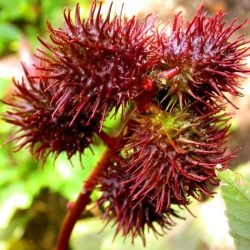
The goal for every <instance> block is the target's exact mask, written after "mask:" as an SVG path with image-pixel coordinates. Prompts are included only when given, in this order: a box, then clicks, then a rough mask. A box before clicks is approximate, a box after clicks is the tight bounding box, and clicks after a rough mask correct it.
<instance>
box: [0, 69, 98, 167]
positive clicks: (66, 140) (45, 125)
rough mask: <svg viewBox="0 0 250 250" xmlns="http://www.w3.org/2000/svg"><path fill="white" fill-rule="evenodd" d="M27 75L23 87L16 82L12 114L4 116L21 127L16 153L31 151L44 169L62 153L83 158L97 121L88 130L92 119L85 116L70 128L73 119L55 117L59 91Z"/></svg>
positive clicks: (14, 138) (11, 103) (68, 116)
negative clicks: (88, 123) (50, 155)
mask: <svg viewBox="0 0 250 250" xmlns="http://www.w3.org/2000/svg"><path fill="white" fill-rule="evenodd" d="M25 71H26V77H27V80H24V79H23V80H22V82H21V83H19V82H16V81H15V80H14V85H15V92H14V93H13V95H12V98H11V99H10V100H6V101H5V103H6V104H7V105H8V106H9V107H10V110H9V111H7V112H6V113H5V114H4V120H5V121H6V122H8V123H11V124H13V125H15V126H16V127H18V130H17V131H16V132H15V133H13V135H11V136H10V138H9V141H16V142H18V144H17V146H16V148H15V149H16V151H18V150H20V149H21V148H24V147H27V148H29V149H30V151H31V153H32V154H33V155H34V156H35V157H36V158H37V159H38V160H42V161H43V165H44V163H45V161H46V159H47V157H48V156H49V154H52V155H53V156H54V157H55V158H56V157H57V156H58V155H59V154H60V153H61V152H66V153H67V155H68V158H71V157H72V156H73V155H74V154H76V153H77V152H79V154H80V157H81V154H82V153H83V151H84V149H85V148H86V147H89V145H90V144H91V142H92V139H91V137H92V135H93V127H94V123H95V122H96V121H94V120H93V123H91V124H90V125H88V126H86V122H87V120H88V119H87V117H86V116H85V115H84V114H83V113H81V115H79V116H78V117H77V121H76V122H75V123H74V124H73V125H71V126H69V124H70V122H71V120H72V118H73V116H72V115H68V114H58V113H56V114H55V115H54V116H53V117H52V114H53V113H54V110H55V106H54V105H50V103H51V100H52V99H53V97H54V96H55V90H54V89H53V88H49V89H47V88H48V86H49V82H48V81H47V80H34V79H32V78H30V76H29V73H28V71H27V70H25ZM45 90H46V91H45ZM96 124H98V123H96ZM9 141H8V142H9Z"/></svg>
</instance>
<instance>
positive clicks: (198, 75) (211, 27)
mask: <svg viewBox="0 0 250 250" xmlns="http://www.w3.org/2000/svg"><path fill="white" fill-rule="evenodd" d="M202 11H203V5H202V6H201V7H200V9H199V11H198V13H197V15H196V16H195V17H194V19H193V20H191V21H190V22H188V23H187V24H184V22H183V20H182V18H181V15H180V14H178V15H176V16H175V18H174V21H173V24H172V26H171V30H170V31H169V32H162V33H161V34H160V35H159V37H158V38H159V40H158V43H159V44H161V46H159V47H160V48H161V49H160V50H159V54H160V57H161V60H162V61H163V63H162V64H161V65H159V69H158V71H156V72H152V78H153V80H154V81H155V82H158V86H159V88H165V89H166V90H167V91H168V93H167V95H168V96H176V99H177V101H179V102H180V104H181V107H182V106H185V103H186V102H187V101H188V100H190V99H191V101H193V100H195V99H197V100H200V99H204V97H205V99H206V100H207V99H211V98H212V99H214V96H218V97H220V99H223V98H224V99H226V100H227V101H229V100H228V98H227V97H226V96H225V93H230V94H231V95H233V96H238V95H241V93H240V91H239V89H240V85H239V83H238V79H239V78H240V77H242V76H244V74H245V73H247V72H250V71H249V69H247V68H246V65H245V64H244V63H243V60H244V59H245V58H246V57H247V56H248V55H249V54H248V50H249V47H250V46H249V41H247V40H246V39H245V38H244V37H243V36H240V37H238V38H236V39H231V37H232V35H234V33H235V32H236V31H237V30H239V29H240V28H241V27H242V26H243V25H244V23H245V22H244V23H242V24H239V25H236V24H235V23H236V19H235V20H234V21H233V22H232V23H231V24H230V25H229V26H225V23H224V22H223V17H224V15H225V14H224V13H223V12H219V13H218V14H217V15H215V16H212V17H207V16H206V15H205V14H204V15H203V14H202ZM168 33H169V34H168ZM216 101H218V100H216ZM220 101H221V100H220ZM229 102H230V101H229Z"/></svg>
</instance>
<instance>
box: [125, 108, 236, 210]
mask: <svg viewBox="0 0 250 250" xmlns="http://www.w3.org/2000/svg"><path fill="white" fill-rule="evenodd" d="M227 120H228V117H227V116H226V114H222V113H221V114H219V113H218V111H217V112H213V113H208V114H206V115H203V116H201V115H197V112H196V111H192V110H189V111H187V110H186V111H181V110H178V109H174V110H172V112H171V113H167V112H163V111H158V112H157V113H155V114H147V115H139V117H138V118H136V122H137V124H136V125H134V128H133V130H134V132H133V134H132V135H131V136H130V138H129V140H128V144H127V146H125V147H124V149H123V150H122V151H121V155H122V157H123V158H124V159H126V160H127V161H128V165H127V171H128V172H129V173H131V176H133V177H132V178H131V179H130V182H131V192H130V194H131V197H132V199H133V200H136V201H138V202H140V200H143V199H145V198H146V197H148V196H149V195H148V194H150V196H149V199H150V200H151V201H152V203H155V209H156V212H158V213H161V212H163V211H165V210H168V209H169V208H170V207H171V204H178V205H181V206H184V207H186V206H187V205H188V204H189V196H192V197H194V198H195V199H198V200H200V199H202V198H203V197H208V196H211V195H212V194H213V192H212V191H210V190H209V188H208V186H209V185H214V186H217V185H218V184H219V181H218V180H217V178H216V173H215V167H216V165H217V164H220V166H221V167H222V168H225V167H227V164H228V161H229V160H230V159H231V158H233V155H228V156H223V153H224V151H225V147H224V142H225V138H226V137H227V131H228V126H226V122H227ZM139 187H140V188H139ZM138 190H139V191H138Z"/></svg>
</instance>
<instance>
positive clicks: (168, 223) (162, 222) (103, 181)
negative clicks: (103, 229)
mask: <svg viewBox="0 0 250 250" xmlns="http://www.w3.org/2000/svg"><path fill="white" fill-rule="evenodd" d="M129 179H131V175H130V173H127V172H126V171H125V169H124V168H122V167H120V166H118V165H117V164H116V165H113V166H110V167H109V168H108V169H107V171H106V172H105V173H104V174H103V175H102V177H101V178H100V180H99V182H100V186H99V188H100V191H101V192H102V195H101V197H100V198H99V199H98V200H97V205H98V207H99V208H100V209H101V210H104V213H103V219H104V220H105V221H106V222H107V223H109V222H111V223H112V222H113V223H114V224H115V225H116V232H115V236H116V235H117V234H118V233H122V235H123V236H124V237H127V236H130V237H131V239H132V242H133V241H134V239H135V238H136V237H137V236H139V237H140V238H141V239H142V241H143V243H144V245H145V243H146V238H145V230H152V231H153V232H154V234H155V235H161V234H162V233H164V231H165V230H167V229H170V228H171V227H172V226H173V225H175V223H174V221H173V217H177V218H181V217H179V216H178V214H177V213H176V212H175V211H174V210H173V209H172V208H169V209H168V211H165V212H163V213H157V212H156V207H155V206H156V204H155V203H154V202H152V201H151V199H150V197H148V196H144V197H143V199H140V202H138V201H137V200H134V199H132V198H131V197H130V196H129V193H130V186H131V184H130V183H127V181H128V180H129ZM138 191H139V188H138ZM156 224H158V225H159V226H160V229H158V228H159V227H158V226H156Z"/></svg>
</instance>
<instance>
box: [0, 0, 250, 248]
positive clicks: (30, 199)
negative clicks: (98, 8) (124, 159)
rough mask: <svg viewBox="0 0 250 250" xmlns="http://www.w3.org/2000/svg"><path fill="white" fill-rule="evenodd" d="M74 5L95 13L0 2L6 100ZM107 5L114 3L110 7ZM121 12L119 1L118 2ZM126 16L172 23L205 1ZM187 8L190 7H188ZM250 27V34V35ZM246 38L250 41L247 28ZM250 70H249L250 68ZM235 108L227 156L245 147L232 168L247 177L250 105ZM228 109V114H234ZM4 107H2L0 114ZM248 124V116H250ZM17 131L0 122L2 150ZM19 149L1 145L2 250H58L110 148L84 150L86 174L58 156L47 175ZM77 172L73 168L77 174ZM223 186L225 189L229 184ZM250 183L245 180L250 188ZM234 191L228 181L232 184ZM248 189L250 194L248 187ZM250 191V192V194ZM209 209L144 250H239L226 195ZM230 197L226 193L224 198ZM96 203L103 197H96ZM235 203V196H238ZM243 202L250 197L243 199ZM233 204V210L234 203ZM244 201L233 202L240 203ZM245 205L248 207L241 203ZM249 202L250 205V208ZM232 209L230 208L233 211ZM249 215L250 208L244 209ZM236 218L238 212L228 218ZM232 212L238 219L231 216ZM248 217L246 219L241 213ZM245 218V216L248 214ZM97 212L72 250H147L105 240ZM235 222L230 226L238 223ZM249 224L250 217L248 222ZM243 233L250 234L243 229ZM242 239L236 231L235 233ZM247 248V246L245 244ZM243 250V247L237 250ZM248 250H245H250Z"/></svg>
mask: <svg viewBox="0 0 250 250" xmlns="http://www.w3.org/2000/svg"><path fill="white" fill-rule="evenodd" d="M76 2H80V5H81V7H82V13H81V14H82V16H83V17H84V16H86V15H87V13H88V10H89V5H90V2H91V1H90V0H81V1H74V0H57V1H51V0H7V1H6V0H0V98H1V99H2V98H4V97H6V96H8V95H9V94H10V92H11V91H12V82H11V78H12V76H14V77H16V78H19V79H20V77H21V75H22V69H21V64H20V60H22V61H24V62H26V63H30V61H31V60H32V59H31V58H32V52H35V48H36V47H39V46H40V45H39V43H38V42H37V35H38V34H39V35H40V36H42V37H46V25H45V17H46V16H47V17H48V19H49V20H50V21H51V22H52V24H53V25H54V26H60V25H62V23H63V21H62V20H63V18H62V16H63V15H62V13H63V9H64V8H65V7H70V8H73V7H74V6H75V4H76ZM106 2H107V4H108V2H110V1H106ZM114 2H115V4H117V3H118V2H120V1H114ZM124 2H125V4H126V5H125V11H126V12H127V13H128V15H132V14H137V12H139V14H141V15H143V13H144V12H150V11H152V10H153V11H154V12H156V13H159V15H160V18H161V19H163V20H166V19H167V17H171V16H173V15H174V13H176V12H178V11H180V10H182V11H183V14H184V16H186V17H187V18H188V17H189V16H191V15H192V16H193V14H194V13H195V11H196V10H197V9H198V6H199V4H200V1H192V4H190V2H189V1H181V0H179V1H178V0H176V1H164V0H159V1H151V0H148V1H147V0H146V1H139V0H138V1H130V0H127V1H124ZM186 2H188V3H186ZM205 4H206V9H207V11H208V12H217V11H218V10H219V9H223V10H225V11H227V12H228V13H229V15H228V17H227V20H232V17H233V16H239V17H240V18H243V17H246V16H247V15H248V16H249V8H250V7H249V6H250V2H249V0H242V1H240V2H238V1H237V0H235V1H233V0H230V1H215V0H210V1H205ZM247 27H248V28H247ZM245 31H246V32H248V33H247V35H248V36H249V25H248V26H246V28H245ZM248 63H249V62H248ZM243 84H244V86H245V93H246V96H247V97H248V95H249V92H250V88H249V86H250V85H249V80H248V79H246V80H245V81H244V83H243ZM247 97H245V99H244V100H238V99H236V100H234V101H235V102H236V103H238V106H240V108H241V111H239V112H238V111H237V115H236V117H235V119H234V126H233V128H234V134H235V135H234V137H233V139H232V140H231V142H230V146H229V148H236V147H238V146H239V145H241V146H242V150H241V152H240V157H239V158H238V159H237V161H235V162H233V163H232V168H237V171H238V172H242V173H243V174H244V176H246V177H247V176H250V171H249V163H248V161H249V159H250V155H249V151H248V149H249V148H250V143H249V140H248V136H246V134H247V135H248V132H249V128H250V126H249V124H250V118H248V117H247V116H246V112H248V113H249V107H250V105H249V101H247V100H249V98H248V99H247ZM229 109H230V108H229ZM4 110H5V106H4V105H2V104H0V112H1V113H3V112H4ZM249 117H250V116H249ZM11 131H13V128H12V127H10V126H9V125H8V124H6V123H5V122H3V121H2V120H0V140H1V143H4V142H5V141H6V140H7V138H8V136H9V135H10V133H11ZM12 147H13V143H12V144H9V145H3V146H2V147H1V148H0V250H33V249H34V250H51V249H53V245H54V244H55V240H56V236H57V233H58V230H59V227H60V224H61V222H62V219H63V216H64V214H65V212H66V207H67V204H68V201H72V200H74V198H75V197H76V196H77V194H78V192H79V190H80V188H81V185H82V182H83V180H84V179H85V178H86V177H87V176H88V174H89V172H90V171H91V168H92V167H93V166H94V165H95V163H96V161H97V160H98V158H99V157H100V155H101V154H102V152H103V150H104V146H103V145H102V144H100V142H99V141H96V143H95V145H93V147H92V149H93V151H94V154H93V153H92V152H91V150H89V149H88V150H86V151H85V153H84V157H83V166H84V169H82V167H81V164H80V163H79V160H78V156H76V157H74V158H73V159H72V162H71V163H70V162H68V161H67V157H66V155H62V156H60V157H59V158H58V159H57V160H56V161H55V162H54V161H53V160H52V159H49V160H48V161H47V162H46V164H45V167H44V170H41V169H40V167H41V163H39V162H36V161H35V160H34V159H33V158H32V156H31V155H30V154H29V152H28V151H25V150H22V151H21V152H17V153H15V152H13V151H12ZM72 165H73V166H74V167H72ZM228 178H229V179H225V180H224V179H223V180H224V181H225V182H227V181H228V180H231V179H230V178H232V179H233V178H234V177H232V176H231V177H230V176H229V177H228ZM246 181H247V180H246ZM228 182H229V184H228V185H230V181H228ZM249 187H250V186H249ZM247 190H249V189H247V188H246V190H245V191H247ZM217 191H218V192H219V194H218V195H216V197H215V198H214V199H212V200H209V201H207V202H204V203H203V204H197V202H194V203H193V204H192V207H191V210H192V211H193V213H194V214H195V215H196V216H197V219H195V218H194V217H193V216H192V215H190V214H188V213H187V212H184V211H183V215H184V216H186V217H187V219H186V220H185V221H178V225H177V226H176V227H175V228H174V229H173V230H172V231H171V232H169V233H168V234H167V235H166V236H164V237H162V238H160V239H158V240H157V239H155V237H154V235H152V234H150V233H148V236H147V238H148V245H147V247H146V249H148V250H151V249H154V250H155V249H156V250H163V249H164V250H168V249H171V250H174V249H176V250H184V249H185V250H207V249H209V250H210V249H211V250H213V249H214V250H223V249H225V250H233V249H235V246H234V244H233V240H232V238H231V237H230V235H229V233H228V229H229V228H228V224H227V219H226V217H225V215H224V205H223V201H222V198H221V195H220V190H217ZM223 192H224V193H223V195H224V196H227V190H226V191H225V190H224V191H223ZM94 195H98V194H97V193H95V194H94ZM229 196H235V193H232V194H230V195H229ZM243 197H249V196H244V195H243ZM228 202H229V203H228ZM237 202H239V200H236V201H233V203H237ZM241 202H243V203H244V202H245V203H244V204H246V203H247V201H246V200H245V201H241ZM248 202H249V200H248ZM228 204H229V207H230V208H232V206H231V205H230V204H231V203H230V201H228V200H227V205H228ZM243 208H244V209H246V211H249V209H250V206H249V207H244V206H243ZM247 209H248V210H247ZM228 211H229V213H231V214H233V215H232V216H235V214H234V213H235V211H240V210H237V208H233V210H230V209H229V210H228ZM232 211H233V212H232ZM242 213H243V214H244V212H242ZM242 213H241V212H240V214H242ZM98 216H99V211H96V209H95V207H94V205H92V206H90V207H89V208H88V211H87V212H86V213H84V214H83V216H82V220H80V221H79V223H78V224H77V226H76V228H75V230H74V234H73V236H72V239H71V247H72V249H74V250H80V249H83V250H85V249H87V250H92V249H93V250H116V249H117V250H123V249H124V250H125V249H126V250H129V249H143V247H142V244H141V242H140V240H138V241H136V242H135V246H134V247H132V245H131V244H130V241H129V239H128V240H127V241H126V243H125V244H124V242H123V239H122V238H121V237H118V238H117V239H116V240H115V241H114V242H113V243H112V237H113V232H114V230H113V229H112V228H107V229H106V230H105V231H104V232H101V230H102V228H103V223H102V221H100V219H99V217H98ZM232 216H231V217H230V216H229V217H230V218H232ZM244 220H246V221H247V220H248V221H249V223H250V219H249V217H244ZM238 227H241V228H244V229H242V230H243V231H244V230H248V232H249V230H250V229H247V228H246V227H244V226H242V225H240V226H238ZM237 232H238V231H237ZM246 244H248V243H246ZM238 247H239V245H238ZM242 249H243V248H242ZM245 249H247V248H245Z"/></svg>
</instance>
